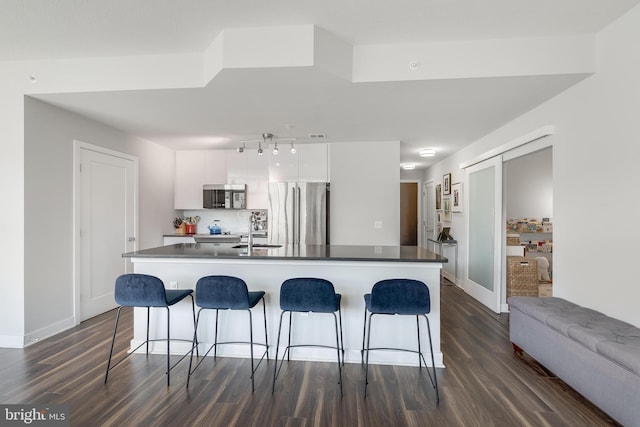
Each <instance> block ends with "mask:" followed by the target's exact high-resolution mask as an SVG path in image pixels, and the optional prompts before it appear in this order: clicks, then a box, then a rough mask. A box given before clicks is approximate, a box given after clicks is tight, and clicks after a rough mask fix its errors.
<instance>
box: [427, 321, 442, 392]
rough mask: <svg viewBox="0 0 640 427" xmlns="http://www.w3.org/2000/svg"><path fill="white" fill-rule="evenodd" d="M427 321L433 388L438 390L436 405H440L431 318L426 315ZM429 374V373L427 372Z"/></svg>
mask: <svg viewBox="0 0 640 427" xmlns="http://www.w3.org/2000/svg"><path fill="white" fill-rule="evenodd" d="M424 318H425V319H427V331H428V332H429V351H430V352H431V366H432V367H433V382H434V384H433V386H434V388H435V389H436V403H437V404H439V403H440V393H439V392H438V377H436V362H435V359H434V357H433V344H432V343H431V325H430V324H429V318H428V317H427V316H426V315H425V316H424ZM427 372H429V371H427Z"/></svg>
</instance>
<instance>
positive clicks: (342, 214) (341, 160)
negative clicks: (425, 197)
mask: <svg viewBox="0 0 640 427" xmlns="http://www.w3.org/2000/svg"><path fill="white" fill-rule="evenodd" d="M329 153H330V164H331V171H330V173H331V243H332V244H334V245H399V244H400V168H399V165H400V142H398V141H392V142H351V143H337V144H332V145H331V150H329ZM377 221H380V222H382V228H379V229H377V228H374V223H375V222H377Z"/></svg>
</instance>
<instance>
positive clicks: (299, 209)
mask: <svg viewBox="0 0 640 427" xmlns="http://www.w3.org/2000/svg"><path fill="white" fill-rule="evenodd" d="M296 192H297V196H296V205H297V208H298V212H297V213H296V224H297V227H296V228H297V232H296V243H297V244H298V245H299V244H300V234H301V233H302V232H301V231H300V218H301V209H302V207H301V205H302V203H301V200H300V199H301V197H300V187H299V186H298V185H296Z"/></svg>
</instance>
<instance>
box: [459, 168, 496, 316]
mask: <svg viewBox="0 0 640 427" xmlns="http://www.w3.org/2000/svg"><path fill="white" fill-rule="evenodd" d="M466 182H467V183H468V185H467V191H466V192H465V199H466V203H465V206H468V211H469V214H468V215H467V242H468V244H467V267H466V269H465V283H464V289H465V291H466V292H467V293H468V294H469V295H471V296H472V297H473V298H475V299H477V300H478V301H480V302H481V303H482V304H484V305H486V306H487V307H489V308H490V309H491V310H493V311H495V312H496V313H500V296H501V295H500V292H501V286H500V283H501V280H500V279H501V273H500V272H501V261H500V260H501V251H502V245H501V242H502V157H501V156H497V157H494V158H491V159H489V160H486V161H484V162H482V163H479V164H476V165H474V166H471V167H469V168H467V169H466Z"/></svg>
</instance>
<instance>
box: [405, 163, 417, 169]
mask: <svg viewBox="0 0 640 427" xmlns="http://www.w3.org/2000/svg"><path fill="white" fill-rule="evenodd" d="M415 168H416V165H414V164H413V163H405V164H404V165H402V169H404V170H413V169H415Z"/></svg>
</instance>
